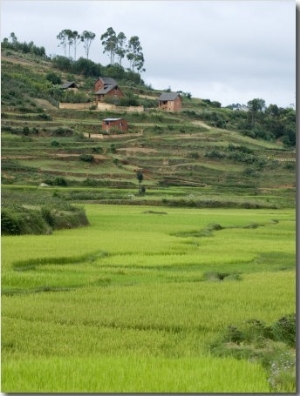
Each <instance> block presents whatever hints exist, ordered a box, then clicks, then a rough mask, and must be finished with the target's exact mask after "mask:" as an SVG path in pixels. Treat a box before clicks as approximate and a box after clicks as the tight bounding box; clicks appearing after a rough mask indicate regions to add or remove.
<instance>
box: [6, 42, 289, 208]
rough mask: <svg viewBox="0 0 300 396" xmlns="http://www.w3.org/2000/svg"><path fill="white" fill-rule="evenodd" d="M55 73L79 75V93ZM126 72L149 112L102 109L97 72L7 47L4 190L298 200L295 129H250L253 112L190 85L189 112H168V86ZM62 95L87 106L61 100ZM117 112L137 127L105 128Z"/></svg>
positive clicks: (183, 200)
mask: <svg viewBox="0 0 300 396" xmlns="http://www.w3.org/2000/svg"><path fill="white" fill-rule="evenodd" d="M51 73H52V75H53V74H54V75H59V76H60V78H61V80H62V81H63V82H65V81H76V83H77V85H78V86H79V89H78V92H77V93H75V94H74V93H72V94H66V95H65V96H62V94H61V93H60V94H59V93H58V89H57V88H56V87H55V86H53V85H52V83H51V81H50V79H49V75H51ZM125 77H126V76H125ZM125 77H124V78H123V79H120V81H118V83H119V85H120V88H121V89H122V90H123V91H124V93H125V94H126V97H127V99H126V100H127V102H126V101H125V102H124V104H125V105H130V104H133V105H142V106H144V109H145V111H144V112H134V111H133V112H126V111H125V110H126V108H125V107H122V106H119V107H118V108H117V110H116V111H99V110H96V109H95V106H94V95H93V83H94V80H95V79H93V78H91V77H90V76H86V77H85V76H84V75H83V74H82V73H81V74H70V73H69V72H65V71H62V70H59V69H58V68H57V65H55V62H53V61H51V60H50V59H43V58H41V57H38V56H33V55H30V54H21V53H18V52H14V51H12V50H5V49H2V98H1V103H2V108H1V118H2V128H1V141H2V191H10V192H11V194H12V192H13V191H16V190H18V189H23V190H24V189H26V188H29V187H30V188H31V190H32V189H34V190H35V191H36V192H40V193H43V194H45V193H46V194H50V195H51V194H53V193H55V194H59V195H60V197H63V198H64V199H67V200H70V201H72V202H84V201H87V200H88V201H94V202H104V203H108V202H110V203H112V202H115V203H128V204H138V203H141V202H143V203H147V202H149V203H152V204H153V203H156V204H163V205H178V206H180V205H182V206H196V207H201V206H208V207H209V206H211V207H214V206H220V207H232V206H237V207H238V206H243V207H249V208H251V207H274V208H276V207H278V208H279V207H293V206H294V205H295V169H296V162H295V160H296V153H295V147H293V146H292V145H289V144H287V140H286V136H280V134H279V137H278V138H276V139H274V138H268V136H267V135H266V132H264V135H262V137H259V132H261V130H258V129H256V130H254V129H252V130H251V131H247V130H241V128H240V125H241V123H242V122H246V118H247V117H248V116H247V114H246V113H245V114H242V113H243V112H238V111H234V110H232V109H229V108H221V107H220V106H219V104H218V103H216V102H210V101H209V100H207V99H206V100H205V99H200V98H191V97H190V95H186V94H184V93H183V95H182V97H183V108H182V110H181V111H180V112H177V113H165V112H162V111H159V110H158V109H157V99H158V97H159V95H160V93H161V92H160V91H158V90H155V89H153V88H151V87H147V86H145V85H144V84H143V82H142V80H141V81H138V82H137V83H135V82H134V81H132V80H131V81H129V80H128V79H127V80H126V78H125ZM55 95H61V101H67V100H69V101H70V102H71V101H72V102H73V103H76V102H80V103H86V107H87V108H86V109H81V110H79V109H62V108H59V101H57V96H55ZM288 115H289V114H288ZM109 117H110V118H116V117H120V118H124V119H126V120H127V122H128V125H129V130H128V132H127V133H126V134H120V133H118V134H103V131H101V124H102V120H103V119H105V118H109ZM272 136H273V135H272ZM288 143H289V142H288ZM137 171H140V172H142V175H143V180H142V183H141V186H144V191H143V192H142V193H141V192H139V190H140V189H139V181H138V179H137ZM41 185H44V186H45V185H46V186H48V187H44V188H43V187H40V186H41ZM46 190H47V192H45V191H46ZM41 191H42V192H41ZM7 204H8V203H7V201H6V200H4V203H2V205H4V206H5V205H7Z"/></svg>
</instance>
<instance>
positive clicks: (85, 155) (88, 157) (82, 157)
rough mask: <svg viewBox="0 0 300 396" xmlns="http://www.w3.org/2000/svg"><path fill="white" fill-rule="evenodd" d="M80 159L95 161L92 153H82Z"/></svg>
mask: <svg viewBox="0 0 300 396" xmlns="http://www.w3.org/2000/svg"><path fill="white" fill-rule="evenodd" d="M79 159H80V161H83V162H94V161H95V158H94V156H93V155H92V154H81V155H80V156H79Z"/></svg>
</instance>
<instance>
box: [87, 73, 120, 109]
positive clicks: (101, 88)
mask: <svg viewBox="0 0 300 396" xmlns="http://www.w3.org/2000/svg"><path fill="white" fill-rule="evenodd" d="M94 90H95V96H96V104H97V103H98V102H103V99H104V97H105V96H110V97H112V98H115V99H119V98H121V97H123V96H124V94H123V92H122V91H121V89H120V88H119V87H118V84H117V82H116V81H115V80H114V79H113V78H110V77H99V78H98V79H97V80H96V82H95V85H94Z"/></svg>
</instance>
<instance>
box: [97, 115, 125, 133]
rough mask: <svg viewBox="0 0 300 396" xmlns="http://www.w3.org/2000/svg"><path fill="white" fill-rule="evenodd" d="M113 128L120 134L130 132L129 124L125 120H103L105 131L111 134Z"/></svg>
mask: <svg viewBox="0 0 300 396" xmlns="http://www.w3.org/2000/svg"><path fill="white" fill-rule="evenodd" d="M111 128H114V129H115V130H118V131H120V132H125V131H127V130H128V124H127V121H126V120H124V119H123V118H105V119H104V120H102V130H103V131H106V132H110V130H111Z"/></svg>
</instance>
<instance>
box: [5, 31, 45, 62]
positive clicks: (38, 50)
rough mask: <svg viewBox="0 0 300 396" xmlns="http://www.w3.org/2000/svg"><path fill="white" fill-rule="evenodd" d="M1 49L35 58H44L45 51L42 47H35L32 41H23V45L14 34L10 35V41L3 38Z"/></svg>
mask: <svg viewBox="0 0 300 396" xmlns="http://www.w3.org/2000/svg"><path fill="white" fill-rule="evenodd" d="M1 45H2V48H7V49H11V50H14V51H18V52H23V53H24V54H28V53H30V54H34V55H37V56H41V57H43V58H46V57H47V55H46V50H45V48H44V47H37V46H36V45H35V44H34V43H33V41H30V43H26V42H25V41H24V42H23V43H21V42H19V41H18V39H17V37H16V35H15V33H11V34H10V41H9V39H8V38H7V37H5V38H4V39H3V41H2V43H1Z"/></svg>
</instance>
